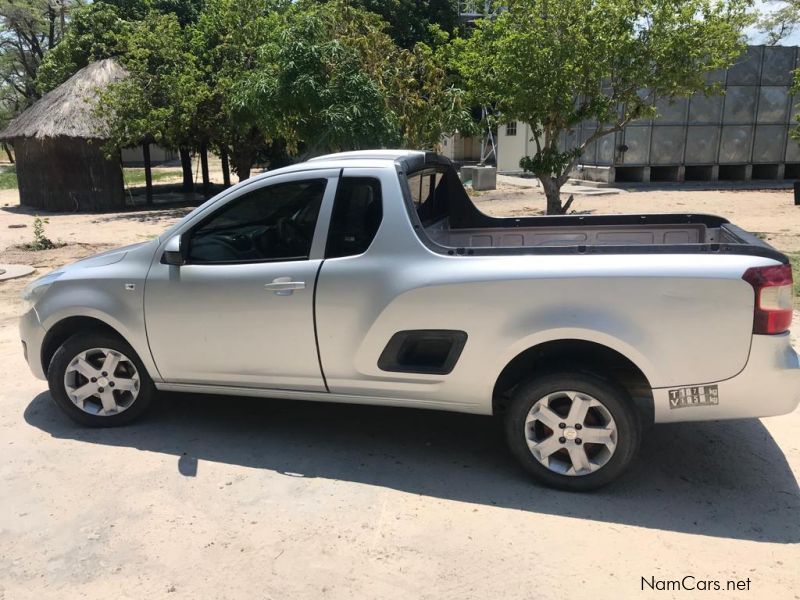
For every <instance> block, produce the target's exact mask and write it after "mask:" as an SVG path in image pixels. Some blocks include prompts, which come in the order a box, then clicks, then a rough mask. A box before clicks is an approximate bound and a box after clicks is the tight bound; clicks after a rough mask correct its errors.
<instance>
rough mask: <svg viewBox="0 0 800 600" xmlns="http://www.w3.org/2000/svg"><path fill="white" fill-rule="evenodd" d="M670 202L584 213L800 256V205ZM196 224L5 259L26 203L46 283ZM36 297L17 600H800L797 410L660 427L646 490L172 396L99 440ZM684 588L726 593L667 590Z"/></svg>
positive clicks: (1, 327)
mask: <svg viewBox="0 0 800 600" xmlns="http://www.w3.org/2000/svg"><path fill="white" fill-rule="evenodd" d="M511 191H513V190H511ZM514 193H516V192H514ZM493 194H494V193H493ZM669 194H670V195H667V196H663V197H662V196H661V195H659V194H658V193H655V192H654V193H648V194H646V195H645V194H640V193H630V194H624V195H619V196H615V197H600V198H590V199H588V198H587V199H585V200H584V199H578V200H576V206H575V208H576V209H578V210H601V209H608V207H609V206H611V207H612V208H613V209H615V210H617V211H618V212H619V211H625V210H636V211H646V212H653V211H657V210H662V209H663V208H665V207H673V210H674V209H678V210H683V206H684V205H682V204H679V203H680V202H687V204H686V210H687V211H688V210H703V211H706V212H712V213H722V214H728V215H730V217H731V218H732V219H733V220H734V221H736V222H737V223H739V224H742V225H744V226H746V227H749V228H752V229H755V230H758V231H762V232H769V234H770V235H772V234H774V235H776V236H781V237H780V240H781V241H782V242H783V241H785V247H787V249H791V248H788V246H789V245H790V244H794V243H796V242H797V240H796V237H797V235H798V234H800V220H798V219H800V216H798V215H800V208H797V209H788V208H786V207H785V204H786V200H787V198H785V197H783V196H784V195H788V194H778V193H766V192H765V193H759V194H753V193H750V194H747V195H737V193H729V194H722V196H718V195H717V193H711V192H704V193H701V194H700V196H698V197H696V198H694V199H691V200H690V199H687V197H686V195H685V194H678V193H675V194H672V193H669ZM761 194H763V196H762V195H761ZM493 198H494V196H492V195H484V196H480V197H479V198H478V199H479V201H480V202H481V204H482V206H483V208H484V209H491V210H493V211H495V212H512V213H514V212H515V211H517V210H522V208H523V207H524V206H526V205H528V204H530V203H532V202H535V197H534V196H529V197H525V196H524V195H522V196H520V197H511V198H509V199H507V200H506V201H505V202H504V203H501V202H500V201H498V200H496V199H493ZM729 202H730V203H731V204H728V203H729ZM679 206H680V208H677V207H679ZM728 206H731V207H733V206H736V207H741V209H742V210H743V211H744V209H745V208H747V209H748V210H747V211H746V212H747V213H748V214H744V213H743V214H734V211H732V210H731V211H727V210H726V207H728ZM792 210H794V211H795V212H792ZM736 211H739V208H737V209H736ZM183 212H185V211H184V210H183V209H173V211H172V212H166V213H164V212H153V211H150V212H148V211H144V212H136V213H122V214H104V215H89V216H77V215H51V216H50V223H49V224H48V226H47V233H48V235H50V236H51V237H52V238H53V239H62V240H64V241H69V242H73V243H72V244H70V245H67V246H65V247H63V248H60V249H57V250H51V251H46V252H40V253H34V254H31V253H26V252H23V251H20V250H15V249H12V248H9V246H11V245H12V244H16V243H19V242H20V241H27V240H28V239H29V238H30V227H31V222H32V216H31V215H30V214H27V213H26V212H24V211H21V210H20V209H19V208H17V207H15V206H11V207H7V208H6V209H4V210H0V249H3V250H0V263H2V262H27V263H28V264H34V265H36V266H37V267H38V268H39V271H40V273H41V272H44V271H46V270H48V269H50V268H53V267H55V266H58V265H60V264H62V263H63V262H65V261H68V260H73V259H75V258H77V257H79V256H81V255H85V254H89V253H92V252H95V251H98V250H101V249H104V248H106V247H108V246H109V245H112V244H113V245H120V244H123V243H128V242H133V241H137V240H139V239H143V238H145V237H149V236H152V235H156V234H157V233H158V232H159V231H161V230H163V229H164V228H165V227H166V226H167V225H168V224H169V223H170V222H172V221H174V220H175V219H177V218H178V217H179V216H180V215H181V214H183ZM750 212H757V213H762V212H763V213H764V214H752V215H751V214H749V213H750ZM767 212H768V213H769V215H770V216H768V215H767V214H766V213H767ZM774 212H778V214H779V215H781V216H779V217H775V216H774V215H772V213H774ZM16 223H25V224H27V225H28V228H26V229H9V227H8V226H9V225H11V224H16ZM784 229H788V230H789V231H788V232H787V231H784ZM75 242H81V243H82V244H83V245H75ZM792 248H795V249H798V248H800V245H798V246H792ZM26 281H27V279H26V280H14V281H9V282H5V283H0V365H2V369H0V383H1V384H2V385H0V509H1V510H0V599H2V600H12V599H13V600H17V599H28V598H30V599H36V600H39V599H42V598H59V599H62V598H63V599H71V598H115V599H117V598H119V599H121V598H131V599H133V598H136V599H140V598H152V599H156V598H167V599H173V598H187V599H198V598H203V599H212V598H248V599H249V598H274V599H277V600H284V599H291V598H314V599H316V598H335V599H339V598H342V599H344V598H403V599H410V598H431V599H436V600H439V599H444V598H459V599H468V598H476V599H478V598H480V599H484V598H508V599H515V598H520V599H521V598H539V599H541V598H543V599H549V598H556V599H561V598H573V597H587V598H601V599H605V598H608V599H612V598H613V599H615V600H616V599H620V598H622V599H626V598H748V599H749V598H770V599H771V600H781V599H784V598H786V599H793V598H794V599H796V598H800V592H798V591H797V590H800V571H798V569H797V565H798V563H800V518H798V514H800V513H799V512H798V510H799V509H800V491H799V490H798V484H797V477H798V474H800V412H795V413H793V414H791V415H788V416H785V417H777V418H772V419H763V420H761V421H745V422H728V423H705V424H692V425H670V426H659V427H656V428H654V429H653V430H652V431H651V432H649V433H648V435H647V436H646V438H645V440H644V444H643V448H642V452H641V457H640V460H639V461H638V462H637V463H636V465H635V467H634V469H633V470H632V472H631V473H629V474H628V476H626V477H625V478H624V479H623V480H622V481H620V482H619V483H618V484H615V485H613V486H611V487H609V488H606V489H604V490H602V491H600V492H599V493H595V494H590V495H571V494H566V493H562V492H556V491H551V490H547V489H543V488H541V487H537V486H535V485H533V484H532V483H531V482H530V481H528V480H527V479H526V477H525V475H524V474H523V473H522V472H521V471H520V469H518V468H517V467H516V465H515V463H514V462H513V460H512V458H511V456H510V455H509V453H508V452H507V451H506V450H505V447H504V445H503V440H502V437H501V434H500V431H499V429H498V428H497V426H496V424H495V423H494V422H493V420H492V419H490V418H484V417H474V416H465V415H451V414H446V413H437V412H423V411H415V410H398V409H386V408H372V407H358V406H340V405H323V404H312V403H298V402H285V401H271V400H251V399H237V398H229V397H199V396H186V397H184V396H172V395H165V396H164V397H163V398H161V399H160V401H159V402H158V403H157V405H156V406H155V407H154V410H153V411H152V413H151V414H150V415H149V416H148V418H146V419H144V420H143V421H141V422H140V423H138V424H135V425H133V426H130V427H126V428H122V429H115V430H89V429H83V428H81V427H78V426H76V425H74V424H73V423H72V422H70V421H68V420H67V419H66V418H65V417H63V416H62V415H61V414H60V413H59V412H58V411H57V410H56V408H55V407H54V406H53V404H52V402H51V400H50V398H49V395H48V393H47V392H46V385H45V383H44V382H42V381H38V380H36V379H34V378H33V377H32V376H31V375H30V373H29V371H28V369H27V366H26V365H25V362H24V360H23V358H22V352H21V349H20V346H19V341H18V337H17V329H16V328H17V325H16V318H15V314H16V313H17V312H18V311H19V305H18V302H17V300H16V297H17V295H18V293H19V290H20V289H21V287H22V285H23V284H24V283H25V282H26ZM795 327H796V329H798V330H800V322H797V320H796V325H795ZM753 401H754V402H757V401H758V399H757V398H754V399H753ZM685 576H693V577H695V578H696V579H694V580H692V579H686V580H683V581H684V583H688V584H691V583H692V582H693V583H694V585H695V586H697V585H698V583H699V582H700V581H702V580H712V581H718V582H720V584H721V586H722V589H723V591H720V592H701V591H695V592H680V591H674V590H672V591H651V590H650V588H649V585H650V584H652V585H654V586H655V587H656V588H657V589H660V588H659V585H661V586H662V587H663V586H664V585H666V584H663V583H661V584H659V582H664V581H667V580H682V579H683V578H684V577H685ZM642 578H644V579H645V580H646V581H647V582H650V583H643V581H642ZM729 580H730V581H733V582H735V583H739V582H741V583H739V585H741V586H742V587H744V586H747V587H748V588H749V590H743V591H738V592H731V591H726V590H725V587H726V585H727V582H728V581H729ZM643 587H644V589H645V591H642V588H643Z"/></svg>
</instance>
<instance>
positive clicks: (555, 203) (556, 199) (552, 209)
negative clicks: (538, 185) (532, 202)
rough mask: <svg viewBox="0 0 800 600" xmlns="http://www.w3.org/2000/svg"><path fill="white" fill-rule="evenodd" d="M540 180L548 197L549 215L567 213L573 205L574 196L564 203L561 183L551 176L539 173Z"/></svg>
mask: <svg viewBox="0 0 800 600" xmlns="http://www.w3.org/2000/svg"><path fill="white" fill-rule="evenodd" d="M538 177H539V181H541V182H542V189H543V190H544V196H545V198H547V214H548V215H565V214H567V211H568V210H569V207H570V206H572V200H573V197H572V195H570V197H569V198H568V199H567V201H566V202H565V203H564V204H561V184H559V183H558V181H556V180H555V179H553V178H552V177H549V176H546V175H545V176H542V175H539V176H538Z"/></svg>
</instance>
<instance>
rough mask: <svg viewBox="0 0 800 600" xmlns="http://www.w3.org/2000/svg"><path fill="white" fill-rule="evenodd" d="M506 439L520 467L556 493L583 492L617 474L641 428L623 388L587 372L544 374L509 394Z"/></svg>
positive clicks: (633, 451)
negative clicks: (563, 491)
mask: <svg viewBox="0 0 800 600" xmlns="http://www.w3.org/2000/svg"><path fill="white" fill-rule="evenodd" d="M505 427H506V438H507V440H508V444H509V447H510V448H511V451H512V452H513V453H514V455H515V456H516V457H517V459H518V460H519V461H520V463H521V464H522V466H523V467H524V468H525V469H526V470H527V471H528V472H529V473H530V474H531V475H533V476H534V477H535V478H536V479H537V480H538V481H540V482H542V483H544V484H546V485H548V486H551V487H555V488H559V489H564V490H570V491H588V490H592V489H595V488H598V487H600V486H603V485H605V484H607V483H609V482H611V481H613V480H614V479H616V478H617V477H619V475H621V474H622V472H623V471H625V469H626V468H627V467H628V465H629V464H630V462H631V460H632V459H633V457H634V456H635V454H636V451H637V450H638V447H639V440H640V438H641V425H640V423H639V419H638V418H637V415H636V413H635V411H634V409H633V404H632V402H631V401H630V398H629V397H628V394H627V393H626V392H625V390H624V389H622V388H621V387H619V386H618V385H616V384H615V383H613V382H610V381H606V380H605V379H602V378H600V377H598V376H596V375H593V374H590V373H579V372H576V373H558V374H553V375H544V376H542V377H538V378H536V379H535V380H532V381H530V382H529V383H527V384H523V385H521V386H520V387H519V389H518V390H517V391H516V392H515V394H514V396H513V398H512V401H511V405H510V407H509V410H508V413H507V414H506V422H505Z"/></svg>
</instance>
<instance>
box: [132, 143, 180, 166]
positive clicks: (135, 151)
mask: <svg viewBox="0 0 800 600" xmlns="http://www.w3.org/2000/svg"><path fill="white" fill-rule="evenodd" d="M177 159H178V153H177V152H173V151H172V150H167V149H166V148H162V147H161V146H156V145H155V144H150V163H151V164H152V165H159V164H162V163H165V162H171V161H173V160H177ZM122 165H123V166H125V167H141V166H142V165H144V154H143V153H142V147H141V146H135V147H134V148H123V149H122Z"/></svg>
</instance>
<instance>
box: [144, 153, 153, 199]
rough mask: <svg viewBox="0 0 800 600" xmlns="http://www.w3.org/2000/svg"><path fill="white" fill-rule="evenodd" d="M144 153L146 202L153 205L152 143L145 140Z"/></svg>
mask: <svg viewBox="0 0 800 600" xmlns="http://www.w3.org/2000/svg"><path fill="white" fill-rule="evenodd" d="M142 155H143V156H144V185H145V198H146V200H145V202H146V203H147V206H152V205H153V171H152V167H151V165H150V144H149V143H147V142H145V143H144V144H142Z"/></svg>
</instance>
